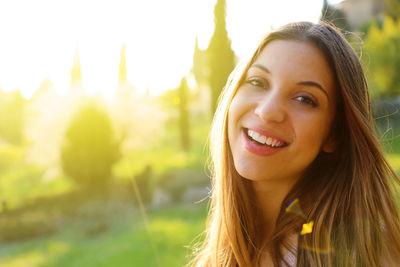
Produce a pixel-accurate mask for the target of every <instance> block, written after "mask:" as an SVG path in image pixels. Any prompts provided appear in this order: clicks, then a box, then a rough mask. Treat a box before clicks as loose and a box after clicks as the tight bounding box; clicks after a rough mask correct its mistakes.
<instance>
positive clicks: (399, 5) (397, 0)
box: [384, 0, 400, 19]
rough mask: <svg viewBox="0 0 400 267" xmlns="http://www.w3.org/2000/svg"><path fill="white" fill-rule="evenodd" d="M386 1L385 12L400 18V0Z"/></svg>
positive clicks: (394, 17)
mask: <svg viewBox="0 0 400 267" xmlns="http://www.w3.org/2000/svg"><path fill="white" fill-rule="evenodd" d="M384 1H385V5H386V8H385V13H386V15H388V16H390V17H392V18H393V19H399V18H400V0H384Z"/></svg>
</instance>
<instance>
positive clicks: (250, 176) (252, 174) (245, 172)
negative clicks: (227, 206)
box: [235, 165, 268, 181]
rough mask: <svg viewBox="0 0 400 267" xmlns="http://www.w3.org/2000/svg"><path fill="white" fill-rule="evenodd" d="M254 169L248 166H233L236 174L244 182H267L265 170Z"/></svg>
mask: <svg viewBox="0 0 400 267" xmlns="http://www.w3.org/2000/svg"><path fill="white" fill-rule="evenodd" d="M256 168H257V167H256ZM256 168H254V167H250V166H237V165H235V169H236V172H237V173H238V174H239V175H240V176H241V177H242V178H244V179H246V180H250V181H262V180H268V177H267V176H266V175H265V174H266V172H265V170H256Z"/></svg>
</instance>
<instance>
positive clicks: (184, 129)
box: [178, 78, 190, 151]
mask: <svg viewBox="0 0 400 267" xmlns="http://www.w3.org/2000/svg"><path fill="white" fill-rule="evenodd" d="M178 95H179V131H180V133H181V144H182V148H183V149H184V150H185V151H189V148H190V134H189V132H190V127H189V110H188V98H189V87H188V84H187V82H186V78H183V79H182V81H181V84H180V85H179V87H178Z"/></svg>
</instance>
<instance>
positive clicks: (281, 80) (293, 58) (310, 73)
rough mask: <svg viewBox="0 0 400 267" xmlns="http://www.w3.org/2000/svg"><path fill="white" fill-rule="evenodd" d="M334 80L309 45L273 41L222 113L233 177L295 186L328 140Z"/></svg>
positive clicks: (329, 144)
mask: <svg viewBox="0 0 400 267" xmlns="http://www.w3.org/2000/svg"><path fill="white" fill-rule="evenodd" d="M335 90H336V88H335V81H334V74H333V72H332V70H331V68H330V67H329V64H328V62H327V60H326V59H325V57H324V55H323V53H322V52H321V51H320V50H319V49H318V48H317V47H316V46H314V45H313V44H311V43H308V42H301V41H286V40H275V41H272V42H271V43H269V44H268V45H267V46H266V47H265V48H264V49H263V50H262V52H261V53H260V55H259V56H258V57H257V59H256V60H255V62H254V63H253V64H252V65H251V66H250V68H249V70H248V72H247V76H246V79H245V81H244V83H243V84H242V85H241V86H240V87H239V89H238V91H237V92H236V95H235V96H234V98H233V100H232V103H231V105H230V108H229V113H228V139H229V144H230V148H231V151H232V155H233V160H234V165H235V168H236V170H237V171H238V173H239V174H240V175H241V176H243V177H245V178H247V179H250V180H254V181H261V180H272V179H280V180H282V179H289V180H288V181H291V182H295V181H296V180H297V179H298V178H300V177H301V175H302V174H303V173H304V171H305V169H306V168H307V167H308V166H309V165H310V164H311V162H312V161H313V160H314V159H315V158H316V156H317V155H318V153H319V152H320V151H321V150H324V151H325V152H332V151H333V150H334V145H333V142H332V141H330V140H329V133H330V128H331V124H332V121H333V118H334V114H335V104H336V91H335Z"/></svg>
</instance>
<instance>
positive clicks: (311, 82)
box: [250, 64, 329, 99]
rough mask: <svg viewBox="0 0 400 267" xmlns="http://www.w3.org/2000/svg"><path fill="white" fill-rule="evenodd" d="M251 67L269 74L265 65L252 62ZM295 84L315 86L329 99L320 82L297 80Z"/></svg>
mask: <svg viewBox="0 0 400 267" xmlns="http://www.w3.org/2000/svg"><path fill="white" fill-rule="evenodd" d="M253 67H255V68H258V69H261V70H263V71H264V72H266V73H269V74H271V71H270V70H269V69H268V68H267V67H265V66H263V65H260V64H254V65H251V66H250V68H253ZM297 84H298V85H304V86H312V87H316V88H318V89H320V90H321V91H322V92H323V93H324V94H325V95H326V97H327V98H328V99H329V95H328V92H327V91H326V90H325V88H324V87H323V86H322V85H320V84H319V83H317V82H313V81H301V82H298V83H297Z"/></svg>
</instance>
